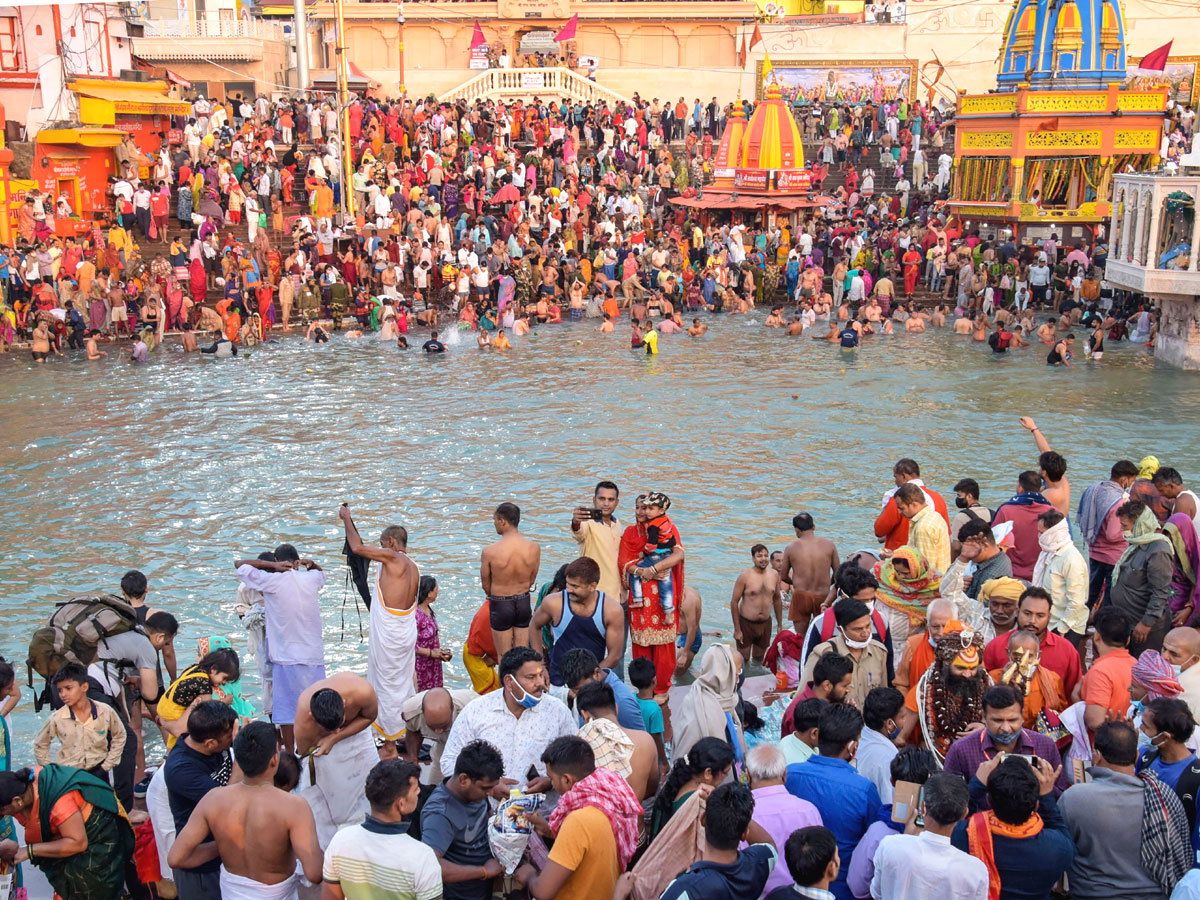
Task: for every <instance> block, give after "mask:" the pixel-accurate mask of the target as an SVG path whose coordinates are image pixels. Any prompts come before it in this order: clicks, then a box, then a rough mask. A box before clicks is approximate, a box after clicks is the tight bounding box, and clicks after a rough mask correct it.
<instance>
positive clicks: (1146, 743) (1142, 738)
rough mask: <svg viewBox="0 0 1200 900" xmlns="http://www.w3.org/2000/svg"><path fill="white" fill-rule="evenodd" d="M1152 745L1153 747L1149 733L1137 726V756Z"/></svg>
mask: <svg viewBox="0 0 1200 900" xmlns="http://www.w3.org/2000/svg"><path fill="white" fill-rule="evenodd" d="M1153 747H1154V741H1152V740H1151V739H1150V735H1148V734H1146V732H1144V731H1142V729H1140V728H1139V729H1138V756H1141V755H1142V754H1143V753H1145V752H1146V751H1147V750H1150V749H1152V748H1153Z"/></svg>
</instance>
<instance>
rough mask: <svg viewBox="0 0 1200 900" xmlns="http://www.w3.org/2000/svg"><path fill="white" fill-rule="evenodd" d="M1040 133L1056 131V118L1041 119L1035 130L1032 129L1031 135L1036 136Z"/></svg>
mask: <svg viewBox="0 0 1200 900" xmlns="http://www.w3.org/2000/svg"><path fill="white" fill-rule="evenodd" d="M1040 131H1058V117H1057V116H1056V117H1055V118H1053V119H1043V120H1042V121H1041V122H1038V126H1037V128H1035V129H1033V133H1034V134H1037V133H1038V132H1040Z"/></svg>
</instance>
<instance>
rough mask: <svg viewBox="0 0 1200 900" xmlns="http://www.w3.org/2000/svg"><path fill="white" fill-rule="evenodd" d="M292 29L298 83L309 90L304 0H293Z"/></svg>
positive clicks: (299, 86)
mask: <svg viewBox="0 0 1200 900" xmlns="http://www.w3.org/2000/svg"><path fill="white" fill-rule="evenodd" d="M292 31H293V32H294V34H293V36H294V37H295V38H296V80H297V82H298V84H297V85H296V86H297V87H298V88H299V89H300V90H301V91H306V90H308V26H307V25H306V24H305V20H304V0H292Z"/></svg>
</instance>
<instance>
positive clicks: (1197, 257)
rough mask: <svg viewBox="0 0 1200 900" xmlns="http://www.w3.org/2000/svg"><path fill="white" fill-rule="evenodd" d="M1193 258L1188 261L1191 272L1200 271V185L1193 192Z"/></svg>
mask: <svg viewBox="0 0 1200 900" xmlns="http://www.w3.org/2000/svg"><path fill="white" fill-rule="evenodd" d="M1192 197H1193V203H1192V251H1191V256H1192V259H1191V261H1190V262H1189V263H1188V271H1189V272H1197V271H1200V267H1198V266H1197V265H1196V264H1197V262H1198V261H1200V187H1198V188H1196V189H1195V190H1194V192H1193V193H1192Z"/></svg>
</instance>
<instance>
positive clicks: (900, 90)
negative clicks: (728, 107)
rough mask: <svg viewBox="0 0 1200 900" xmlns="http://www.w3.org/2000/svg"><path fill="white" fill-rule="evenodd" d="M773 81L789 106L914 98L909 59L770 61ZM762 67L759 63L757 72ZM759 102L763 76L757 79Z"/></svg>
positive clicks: (914, 81)
mask: <svg viewBox="0 0 1200 900" xmlns="http://www.w3.org/2000/svg"><path fill="white" fill-rule="evenodd" d="M772 63H773V68H774V81H775V83H776V84H778V85H779V88H780V90H781V92H782V94H783V99H784V100H786V101H787V102H788V104H789V105H792V106H804V105H808V104H818V103H849V104H852V105H853V104H858V103H867V102H870V103H883V102H886V101H891V100H898V99H900V98H901V97H903V98H904V99H906V100H912V99H913V98H914V97H915V96H916V86H917V63H916V61H915V60H911V59H879V60H865V59H856V60H799V59H782V60H781V59H777V60H773V61H772ZM762 68H763V64H762V62H761V61H760V62H759V69H760V70H761V69H762ZM758 85H759V89H758V99H759V100H761V99H762V98H763V88H762V85H763V72H762V71H760V72H759V77H758Z"/></svg>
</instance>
